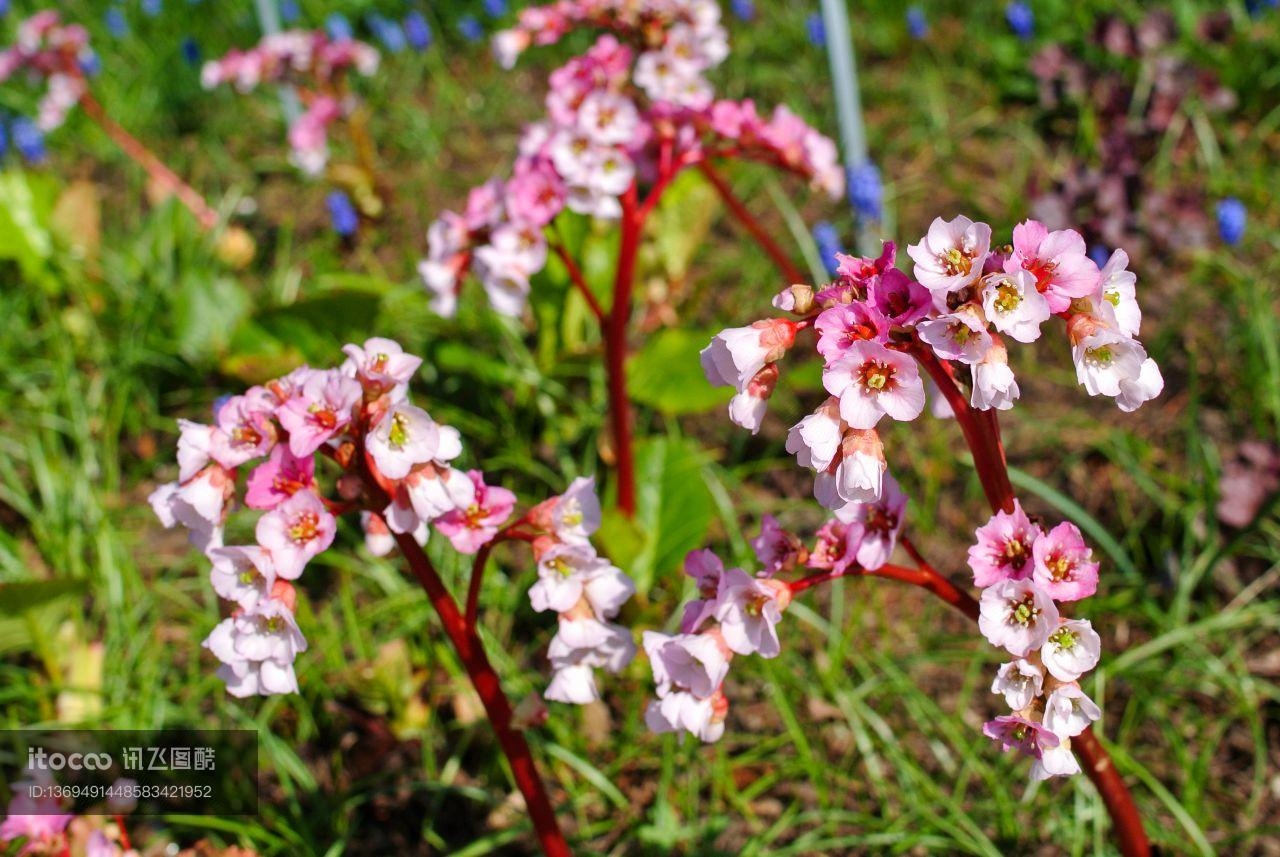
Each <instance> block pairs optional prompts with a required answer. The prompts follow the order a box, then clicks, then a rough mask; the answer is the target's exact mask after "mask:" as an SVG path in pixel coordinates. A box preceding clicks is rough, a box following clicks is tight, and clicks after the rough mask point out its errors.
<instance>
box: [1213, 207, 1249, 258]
mask: <svg viewBox="0 0 1280 857" xmlns="http://www.w3.org/2000/svg"><path fill="white" fill-rule="evenodd" d="M1248 219H1249V213H1248V212H1247V211H1245V207H1244V203H1243V202H1241V201H1240V200H1238V199H1236V198H1235V197H1234V196H1230V197H1227V198H1226V199H1224V200H1222V202H1220V203H1218V235H1220V236H1221V237H1222V240H1223V241H1225V242H1226V243H1227V244H1229V245H1231V246H1232V247H1234V246H1235V245H1237V244H1239V243H1240V240H1241V239H1242V238H1244V228H1245V226H1246V224H1247V223H1248Z"/></svg>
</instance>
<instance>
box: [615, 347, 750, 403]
mask: <svg viewBox="0 0 1280 857" xmlns="http://www.w3.org/2000/svg"><path fill="white" fill-rule="evenodd" d="M716 332H717V331H714V330H681V329H675V328H672V329H667V330H660V331H658V332H657V333H655V334H654V335H653V336H651V337H649V339H648V341H647V342H645V344H644V345H643V346H641V348H640V350H639V351H638V352H636V354H635V355H633V356H632V358H631V360H630V361H629V363H628V364H627V387H628V389H629V390H630V391H631V398H632V399H634V400H635V401H637V402H639V403H641V404H644V405H648V406H650V407H652V408H655V409H657V410H659V411H661V412H662V413H664V414H668V415H678V414H696V413H702V412H704V411H710V410H713V409H714V408H718V407H721V406H723V405H725V404H726V403H728V401H729V399H730V398H731V397H732V396H733V391H732V390H730V389H728V388H726V387H713V386H711V384H709V383H708V382H707V379H706V376H704V375H703V373H702V363H701V362H700V360H699V358H698V352H699V351H701V350H702V349H703V348H706V347H707V343H709V342H710V341H711V337H713V336H715V334H716Z"/></svg>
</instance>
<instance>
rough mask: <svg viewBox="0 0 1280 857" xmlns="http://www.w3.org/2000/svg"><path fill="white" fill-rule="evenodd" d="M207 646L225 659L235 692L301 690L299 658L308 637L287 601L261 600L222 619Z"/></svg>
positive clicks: (225, 669) (220, 672)
mask: <svg viewBox="0 0 1280 857" xmlns="http://www.w3.org/2000/svg"><path fill="white" fill-rule="evenodd" d="M202 645H203V646H204V647H205V648H206V649H208V650H209V651H210V652H212V653H213V655H214V657H216V658H217V659H218V660H220V661H222V664H223V666H222V668H220V669H219V670H218V675H219V676H220V677H221V678H222V679H223V680H224V681H225V682H226V683H227V692H228V693H230V694H231V695H232V696H238V697H244V696H251V695H254V694H262V695H268V694H276V693H297V692H298V680H297V677H296V676H295V675H294V672H293V662H294V659H295V658H297V656H298V653H299V652H304V651H306V650H307V641H306V639H305V638H304V637H303V636H302V632H301V631H299V630H298V623H297V622H296V621H295V620H294V618H293V612H292V611H291V610H290V609H289V608H288V607H287V606H286V605H285V604H284V603H283V602H282V601H279V600H277V599H274V598H273V599H267V600H263V601H258V602H257V603H255V604H254V606H253V607H252V608H251V609H247V610H242V611H239V612H237V613H236V614H235V615H234V616H231V617H230V618H228V619H224V620H222V622H220V623H219V624H218V625H217V627H215V628H214V629H213V631H212V632H211V633H210V634H209V636H208V637H207V638H206V639H205V641H204V643H202Z"/></svg>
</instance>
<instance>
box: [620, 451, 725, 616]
mask: <svg viewBox="0 0 1280 857" xmlns="http://www.w3.org/2000/svg"><path fill="white" fill-rule="evenodd" d="M706 462H707V455H706V453H705V452H704V451H703V450H702V449H701V448H700V447H698V445H697V444H695V443H693V442H692V441H689V440H685V439H682V438H676V437H659V438H654V439H651V440H648V441H646V442H644V443H642V444H640V445H638V446H637V447H636V489H637V490H636V507H637V508H636V518H635V520H636V523H637V524H638V525H639V527H640V529H641V530H642V531H643V533H644V535H645V542H644V547H643V548H642V549H641V550H640V553H639V554H638V555H637V556H636V559H635V561H634V563H633V564H632V566H631V576H632V577H633V578H635V581H636V588H637V590H638V591H639V592H641V593H648V591H649V590H650V588H651V587H652V586H653V582H654V580H655V579H656V578H657V576H658V575H667V574H677V575H678V574H679V573H680V566H681V563H682V562H683V561H684V555H685V554H686V553H688V552H689V551H691V550H693V549H694V548H697V547H699V546H700V545H701V544H702V543H703V541H704V540H705V538H706V535H707V528H708V527H709V526H710V524H711V519H712V517H713V515H714V514H715V502H714V500H713V498H712V496H711V491H710V490H709V489H708V488H707V485H706V483H705V482H704V481H703V478H702V468H703V466H704V465H705V464H706Z"/></svg>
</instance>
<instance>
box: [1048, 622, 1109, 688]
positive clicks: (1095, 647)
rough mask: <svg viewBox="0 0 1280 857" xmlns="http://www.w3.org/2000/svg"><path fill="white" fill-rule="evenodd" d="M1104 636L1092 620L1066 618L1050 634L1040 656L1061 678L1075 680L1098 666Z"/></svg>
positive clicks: (1059, 679) (1049, 668)
mask: <svg viewBox="0 0 1280 857" xmlns="http://www.w3.org/2000/svg"><path fill="white" fill-rule="evenodd" d="M1101 656H1102V638H1101V637H1099V636H1098V632H1097V631H1095V630H1093V625H1092V624H1090V622H1089V620H1088V619H1063V620H1062V623H1061V624H1060V625H1058V626H1057V627H1056V628H1053V630H1052V631H1051V632H1050V633H1049V635H1048V639H1047V640H1046V641H1045V643H1044V645H1043V647H1042V648H1041V649H1040V659H1041V660H1042V661H1044V667H1045V669H1047V670H1048V671H1049V674H1050V675H1052V676H1053V677H1054V678H1056V679H1057V680H1058V681H1075V680H1076V679H1078V678H1080V676H1082V675H1084V674H1085V673H1087V672H1088V671H1089V670H1091V669H1093V668H1094V667H1096V666H1097V665H1098V659H1099V658H1100V657H1101Z"/></svg>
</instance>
